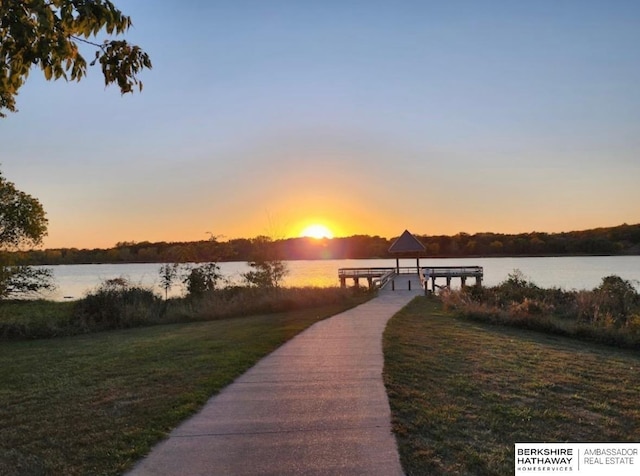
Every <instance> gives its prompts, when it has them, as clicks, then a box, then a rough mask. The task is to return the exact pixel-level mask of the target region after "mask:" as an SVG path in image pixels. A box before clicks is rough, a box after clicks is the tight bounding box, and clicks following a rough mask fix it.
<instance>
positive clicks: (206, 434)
mask: <svg viewBox="0 0 640 476" xmlns="http://www.w3.org/2000/svg"><path fill="white" fill-rule="evenodd" d="M403 279H405V280H406V279H411V278H408V277H406V278H405V277H403ZM415 279H416V282H417V283H418V285H417V286H415V287H412V291H408V290H407V287H408V285H407V286H405V287H404V288H402V286H400V285H398V286H397V287H396V291H391V290H390V289H391V288H390V287H389V288H385V289H384V290H381V291H380V294H379V296H378V297H377V298H375V299H372V300H371V301H369V302H367V303H365V304H362V305H360V306H358V307H356V308H353V309H351V310H349V311H346V312H343V313H341V314H338V315H336V316H334V317H332V318H330V319H326V320H324V321H321V322H318V323H316V324H315V325H313V326H312V327H310V328H309V329H307V330H306V331H304V332H303V333H301V334H299V335H298V336H297V337H295V338H294V339H292V340H291V341H289V342H288V343H286V344H285V345H283V346H282V347H280V348H279V349H278V350H276V351H275V352H273V353H272V354H270V355H268V356H267V357H265V358H264V359H262V360H261V361H260V362H258V363H257V364H256V365H255V366H254V367H253V368H251V369H250V370H249V371H248V372H246V373H245V374H244V375H242V376H241V377H240V378H238V379H237V380H236V381H235V382H234V383H233V384H231V385H230V386H228V387H226V388H225V389H224V390H223V391H222V392H221V393H220V394H218V395H217V396H215V397H213V398H212V399H211V400H209V402H208V403H207V404H206V405H205V407H204V408H203V409H202V410H201V411H200V412H199V413H198V414H196V415H195V416H194V417H192V418H191V419H189V420H187V421H186V422H184V423H183V424H182V425H180V426H179V427H178V428H176V429H175V430H174V431H173V432H172V433H171V435H170V436H169V438H168V439H166V440H165V441H163V442H162V443H160V444H159V445H158V446H157V447H155V448H154V449H153V451H152V452H151V453H150V454H149V455H148V456H147V457H146V458H144V459H143V460H142V461H140V462H139V463H138V465H137V466H136V467H135V468H134V469H133V470H132V471H131V473H130V474H131V475H136V476H144V475H154V476H157V475H190V476H196V475H207V476H208V475H218V474H220V475H222V474H233V475H292V474H296V475H297V474H304V475H344V474H349V475H384V476H392V475H401V474H402V468H401V466H400V461H399V458H398V452H397V447H396V442H395V438H394V437H393V434H392V433H391V425H390V409H389V403H388V400H387V394H386V391H385V387H384V384H383V382H382V368H383V363H384V360H383V354H382V332H383V331H384V328H385V326H386V324H387V321H388V320H389V318H391V316H393V315H394V314H395V313H396V312H397V311H399V310H400V309H401V308H402V307H403V306H405V305H406V304H407V303H408V302H409V301H410V300H411V299H412V298H413V297H414V296H416V295H420V294H422V292H423V291H422V290H421V288H420V286H419V278H418V276H417V275H415ZM398 284H400V283H398Z"/></svg>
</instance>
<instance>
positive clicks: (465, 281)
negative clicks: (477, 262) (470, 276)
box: [460, 276, 467, 288]
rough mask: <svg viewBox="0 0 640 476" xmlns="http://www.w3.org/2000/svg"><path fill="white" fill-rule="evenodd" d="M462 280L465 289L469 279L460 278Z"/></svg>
mask: <svg viewBox="0 0 640 476" xmlns="http://www.w3.org/2000/svg"><path fill="white" fill-rule="evenodd" d="M460 280H461V281H462V287H463V288H464V287H465V286H466V285H467V277H466V276H460Z"/></svg>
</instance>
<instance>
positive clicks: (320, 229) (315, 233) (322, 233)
mask: <svg viewBox="0 0 640 476" xmlns="http://www.w3.org/2000/svg"><path fill="white" fill-rule="evenodd" d="M300 236H306V237H309V238H316V239H321V238H333V232H332V231H331V230H330V229H329V228H327V227H326V226H325V225H321V224H318V223H314V224H313V225H309V226H307V227H306V228H305V229H304V230H302V233H300Z"/></svg>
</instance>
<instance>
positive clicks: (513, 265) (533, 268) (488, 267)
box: [44, 256, 640, 300]
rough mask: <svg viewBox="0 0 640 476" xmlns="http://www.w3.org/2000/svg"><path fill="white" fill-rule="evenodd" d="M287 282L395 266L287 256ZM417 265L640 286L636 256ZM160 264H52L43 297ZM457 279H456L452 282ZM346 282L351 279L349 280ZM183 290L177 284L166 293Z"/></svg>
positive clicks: (149, 277)
mask: <svg viewBox="0 0 640 476" xmlns="http://www.w3.org/2000/svg"><path fill="white" fill-rule="evenodd" d="M287 263H288V267H289V274H288V275H287V277H286V278H285V282H284V285H285V286H321V287H326V286H338V285H339V281H338V269H339V268H357V267H393V266H395V260H393V259H367V260H323V261H289V262H287ZM420 264H421V266H482V267H483V268H484V284H485V285H487V286H494V285H496V284H498V283H500V282H501V281H504V280H505V279H506V277H507V275H508V274H509V273H512V272H513V271H514V270H516V269H518V270H520V271H522V273H523V274H524V275H525V276H526V277H527V278H528V279H530V280H531V281H533V282H534V283H535V284H537V285H538V286H540V287H545V288H546V287H561V288H564V289H593V288H594V287H596V286H598V285H599V284H600V282H601V281H602V278H603V277H605V276H609V275H612V274H615V275H618V276H620V277H621V278H623V279H627V280H631V281H633V282H634V285H635V287H636V289H638V290H640V256H589V257H556V258H450V259H436V258H429V259H427V258H425V259H421V260H420ZM219 265H220V269H221V272H222V274H223V275H224V276H225V278H226V279H228V280H229V281H230V282H231V283H237V284H239V283H241V282H242V273H246V272H247V271H249V270H250V268H249V266H248V264H247V263H246V262H227V263H220V264H219ZM160 266H161V264H158V263H150V264H84V265H60V266H50V267H49V268H51V269H52V270H53V273H54V277H55V280H56V284H57V289H56V290H55V291H54V292H52V293H48V294H47V295H45V296H44V297H45V298H47V299H54V300H64V299H79V298H81V297H83V296H84V294H85V293H86V292H87V291H90V290H92V289H95V288H96V287H97V286H98V285H99V284H100V283H101V282H103V281H104V280H106V279H112V278H118V277H125V278H127V279H128V280H129V281H130V282H132V283H134V284H137V285H141V286H145V287H152V288H154V289H156V291H157V292H158V293H159V294H162V292H161V290H160V287H159V282H160V279H159V273H158V272H159V269H160ZM400 266H415V259H407V260H400ZM458 283H459V280H454V282H453V285H456V284H458ZM348 284H349V285H350V284H351V282H348ZM183 293H184V289H183V288H182V286H181V285H175V286H174V287H173V288H172V289H171V291H170V296H179V295H181V294H183Z"/></svg>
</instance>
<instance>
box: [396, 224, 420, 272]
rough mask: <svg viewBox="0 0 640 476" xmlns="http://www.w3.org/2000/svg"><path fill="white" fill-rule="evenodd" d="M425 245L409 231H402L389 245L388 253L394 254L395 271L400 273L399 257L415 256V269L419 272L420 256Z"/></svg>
mask: <svg viewBox="0 0 640 476" xmlns="http://www.w3.org/2000/svg"><path fill="white" fill-rule="evenodd" d="M425 251H426V248H425V246H424V245H423V244H422V243H421V242H420V241H419V240H418V239H417V238H416V237H415V236H413V235H412V234H411V233H409V230H404V233H402V235H400V236H399V237H398V239H397V240H396V241H394V242H393V244H392V245H391V246H390V247H389V253H391V254H393V255H395V256H396V273H398V274H399V273H400V258H416V269H417V272H418V274H420V256H421V255H424V253H425Z"/></svg>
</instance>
